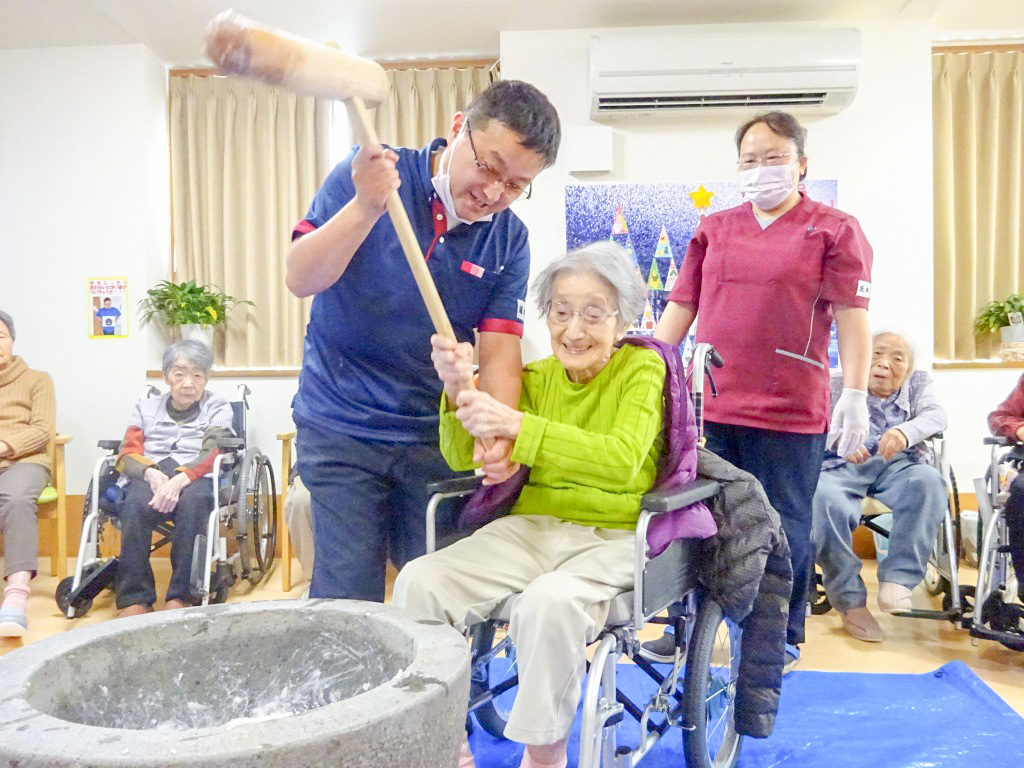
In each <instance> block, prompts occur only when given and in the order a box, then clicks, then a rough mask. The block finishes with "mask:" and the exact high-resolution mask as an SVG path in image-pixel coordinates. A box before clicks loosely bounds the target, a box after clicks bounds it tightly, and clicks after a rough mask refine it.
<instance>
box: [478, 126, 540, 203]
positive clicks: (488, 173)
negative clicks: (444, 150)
mask: <svg viewBox="0 0 1024 768" xmlns="http://www.w3.org/2000/svg"><path fill="white" fill-rule="evenodd" d="M466 136H467V137H468V138H469V148H470V149H471V150H473V161H474V162H475V163H476V170H477V173H479V174H480V175H481V176H483V177H484V178H485V179H486V180H487V185H488V186H490V185H491V184H494V183H495V182H499V183H500V184H501V186H502V192H503V194H506V195H508V196H509V197H511V198H512V199H513V200H514V199H515V198H517V197H520V196H521V195H522V194H523V193H524V192H525V193H526V197H525V198H524V199H525V200H529V199H530V197H531V196H532V195H533V182H532V181H531V182H530V184H529V186H527V188H526V189H523V188H522V187H520V186H519V185H518V184H513V183H512V182H511V181H505V179H504V177H503V176H502V175H501V174H500V173H498V172H497V171H496V170H494V169H493V168H491V166H489V165H488V164H487V163H485V162H484V161H482V160H481V159H480V156H479V155H478V154H477V153H476V146H475V145H474V144H473V131H472V130H470V128H469V121H468V120H467V121H466Z"/></svg>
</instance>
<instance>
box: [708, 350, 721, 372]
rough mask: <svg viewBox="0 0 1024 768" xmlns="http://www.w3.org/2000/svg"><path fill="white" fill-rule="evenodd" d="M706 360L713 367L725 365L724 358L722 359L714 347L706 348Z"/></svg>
mask: <svg viewBox="0 0 1024 768" xmlns="http://www.w3.org/2000/svg"><path fill="white" fill-rule="evenodd" d="M708 362H709V363H711V364H712V365H713V366H714V367H715V368H721V367H722V366H723V365H725V360H723V359H722V356H721V355H720V354H719V352H718V350H717V349H715V348H714V347H712V348H711V349H710V350H708Z"/></svg>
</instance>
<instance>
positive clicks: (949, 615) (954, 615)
mask: <svg viewBox="0 0 1024 768" xmlns="http://www.w3.org/2000/svg"><path fill="white" fill-rule="evenodd" d="M893 616H898V617H900V618H903V619H939V620H940V621H941V620H949V621H955V620H956V619H958V618H960V612H959V611H954V610H953V609H950V610H948V611H926V610H919V609H916V608H915V609H913V610H910V611H901V612H899V613H894V614H893Z"/></svg>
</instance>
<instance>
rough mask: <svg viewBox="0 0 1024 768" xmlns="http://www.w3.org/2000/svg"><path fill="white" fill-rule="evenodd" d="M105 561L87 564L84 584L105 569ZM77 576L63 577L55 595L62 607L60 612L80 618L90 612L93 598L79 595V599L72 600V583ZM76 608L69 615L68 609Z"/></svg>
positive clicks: (73, 617) (59, 605)
mask: <svg viewBox="0 0 1024 768" xmlns="http://www.w3.org/2000/svg"><path fill="white" fill-rule="evenodd" d="M103 566H104V563H94V564H93V565H87V566H85V567H84V568H83V569H82V584H85V583H86V582H87V581H89V578H90V577H91V576H92V575H93V574H94V573H96V572H97V571H100V570H102V569H103ZM74 582H75V577H74V576H68V577H67V578H66V579H61V581H60V583H59V584H58V585H57V591H56V593H55V595H54V597H55V598H56V600H57V607H58V608H60V612H61V613H63V614H64V615H65V616H67V617H68V618H72V619H80V618H82V617H83V616H85V614H87V613H88V612H89V609H90V608H92V598H91V597H89V598H82V597H79V598H78V599H77V600H75V601H74V602H72V600H71V585H72V584H74ZM69 608H74V609H75V610H74V613H72V614H71V615H70V616H68V609H69Z"/></svg>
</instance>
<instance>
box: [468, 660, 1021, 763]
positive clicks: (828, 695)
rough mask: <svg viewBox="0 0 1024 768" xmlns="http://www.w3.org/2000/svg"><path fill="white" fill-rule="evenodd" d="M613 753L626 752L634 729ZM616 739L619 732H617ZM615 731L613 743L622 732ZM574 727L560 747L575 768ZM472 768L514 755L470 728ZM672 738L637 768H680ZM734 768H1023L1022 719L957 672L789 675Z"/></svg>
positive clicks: (633, 684) (634, 672) (629, 677)
mask: <svg viewBox="0 0 1024 768" xmlns="http://www.w3.org/2000/svg"><path fill="white" fill-rule="evenodd" d="M618 678H619V682H620V686H621V687H622V688H623V690H624V691H626V692H627V695H630V694H631V695H630V698H632V699H633V700H634V701H640V700H642V701H646V698H642V697H641V696H640V695H639V693H638V692H639V691H649V690H653V686H654V684H653V683H652V682H651V681H650V679H649V678H647V676H646V675H644V674H643V672H641V671H640V670H639V669H638V668H637V667H635V666H633V665H631V664H622V665H619V670H618ZM626 724H627V725H628V726H629V727H630V730H629V731H628V732H626V734H625V736H624V738H622V739H620V743H627V744H635V743H636V740H637V734H638V733H639V728H638V727H637V726H636V724H635V722H634V721H633V720H632V718H630V717H628V716H627V718H626ZM623 730H624V729H623ZM623 730H620V733H622V732H623ZM578 734H579V717H578V716H577V718H576V723H575V725H574V727H573V735H572V738H571V741H570V744H569V766H570V768H572V767H573V766H575V765H576V754H577V751H578V742H577V738H578ZM470 744H471V746H472V749H473V753H474V755H475V756H476V763H477V766H478V768H506V766H507V768H516V767H517V766H518V765H519V760H520V756H521V754H522V747H520V746H518V745H516V744H512V743H510V742H506V741H501V740H498V739H493V738H491V737H490V736H488V735H487V734H486V733H484V732H483V730H482V729H480V728H477V729H476V730H475V731H474V733H473V734H472V736H471V737H470ZM683 765H684V762H683V751H682V743H681V735H680V731H679V730H678V729H673V730H672V731H671V732H670V733H669V734H668V735H667V736H666V738H664V739H662V741H661V742H660V743H659V744H658V746H657V747H656V749H655V750H654V751H652V752H651V754H649V755H648V756H647V758H645V759H644V760H643V761H642V762H641V763H640V766H641V768H659V767H664V768H667V767H668V766H671V768H682V766H683ZM738 765H739V766H740V768H773V767H774V766H785V768H932V766H935V767H937V768H1011V767H1013V768H1016V767H1017V766H1024V719H1022V718H1021V717H1020V716H1019V715H1017V714H1016V713H1015V712H1014V711H1013V710H1012V709H1010V707H1009V706H1008V705H1007V704H1006V703H1005V702H1003V700H1002V699H1000V698H999V697H998V696H997V695H996V694H995V692H993V691H992V689H991V688H989V687H988V686H987V685H985V683H983V682H982V681H981V680H980V679H979V678H978V677H977V675H975V674H974V673H973V672H972V671H971V670H970V669H969V668H968V667H967V666H966V665H965V664H963V663H962V662H952V663H950V664H946V665H945V666H943V667H940V668H939V669H937V670H935V671H934V672H929V673H926V674H921V675H867V674H854V673H847V672H799V671H798V672H794V673H793V674H791V675H790V676H789V677H787V678H786V679H785V682H784V684H783V689H782V705H781V708H780V711H779V716H778V719H777V720H776V723H775V732H774V733H773V734H772V735H771V737H770V738H768V739H751V738H744V739H743V746H742V749H741V752H740V760H739V764H738Z"/></svg>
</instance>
